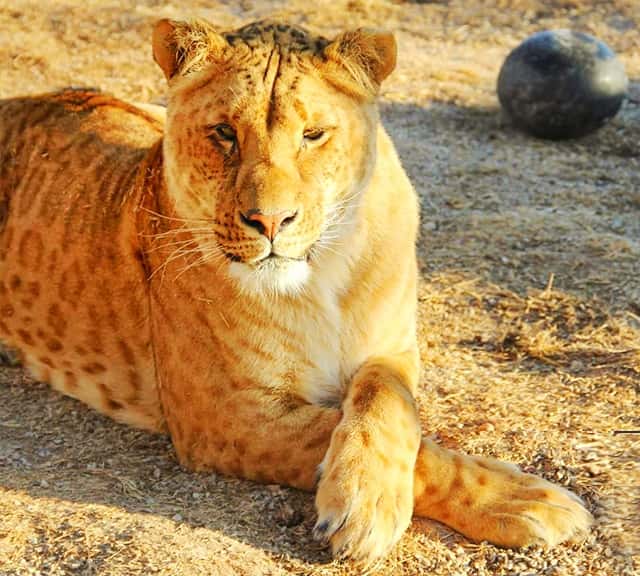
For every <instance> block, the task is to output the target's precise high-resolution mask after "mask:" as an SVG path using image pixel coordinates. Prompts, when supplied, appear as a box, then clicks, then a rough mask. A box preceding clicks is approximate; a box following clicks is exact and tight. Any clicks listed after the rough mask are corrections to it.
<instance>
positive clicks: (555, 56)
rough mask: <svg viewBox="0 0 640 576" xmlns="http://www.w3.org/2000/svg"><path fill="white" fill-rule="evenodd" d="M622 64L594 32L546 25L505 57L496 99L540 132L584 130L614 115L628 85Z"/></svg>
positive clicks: (554, 134) (558, 135)
mask: <svg viewBox="0 0 640 576" xmlns="http://www.w3.org/2000/svg"><path fill="white" fill-rule="evenodd" d="M627 84H628V80H627V75H626V73H625V71H624V66H623V65H622V63H621V62H620V61H619V60H618V59H617V58H616V55H615V54H614V52H613V51H612V50H611V49H610V48H609V47H608V46H607V45H606V44H604V43H603V42H600V40H598V39H597V38H594V37H593V36H589V35H588V34H583V33H581V32H573V31H571V30H546V31H544V32H538V33H537V34H534V35H533V36H530V37H529V38H527V39H526V40H525V41H524V42H523V43H522V44H520V45H519V46H518V47H517V48H515V49H514V50H513V51H512V52H511V53H510V54H509V56H507V59H506V60H505V61H504V64H503V65H502V68H501V70H500V75H499V77H498V98H499V99H500V104H501V105H502V107H503V109H504V110H505V111H506V113H507V115H508V116H509V117H510V118H511V120H512V122H513V123H514V124H515V126H516V127H518V128H520V129H521V130H524V131H525V132H528V133H529V134H532V135H533V136H537V137H539V138H551V139H563V138H577V137H579V136H584V135H585V134H588V133H589V132H593V131H594V130H597V129H598V128H600V127H601V126H602V125H603V124H604V123H605V122H607V120H609V119H610V118H613V116H615V115H616V113H617V112H618V110H619V109H620V106H621V105H622V101H623V99H624V97H625V94H626V91H627Z"/></svg>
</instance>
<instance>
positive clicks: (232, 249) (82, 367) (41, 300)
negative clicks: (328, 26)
mask: <svg viewBox="0 0 640 576" xmlns="http://www.w3.org/2000/svg"><path fill="white" fill-rule="evenodd" d="M154 56H155V59H156V61H157V62H158V64H159V65H160V66H161V68H162V69H163V71H164V73H165V75H166V77H167V79H168V80H169V85H170V94H169V104H168V108H167V120H166V124H165V125H164V127H163V123H162V119H161V118H158V117H157V116H160V117H161V114H160V115H157V114H155V113H153V114H150V113H148V112H145V111H142V110H140V109H137V108H135V107H132V106H130V105H128V104H125V103H123V102H120V101H117V100H115V99H112V98H109V97H105V96H102V95H100V94H96V93H93V92H81V91H75V92H67V93H62V94H57V95H48V96H41V97H36V98H32V99H29V98H26V99H15V100H10V101H5V102H2V103H0V160H1V164H0V200H1V201H2V207H3V212H2V214H3V216H4V218H3V227H2V237H1V238H0V247H1V254H0V256H2V260H1V262H0V280H1V282H2V283H1V284H0V321H1V323H0V334H1V336H2V338H3V340H4V341H5V342H6V343H8V344H10V345H14V346H17V347H18V348H20V349H21V351H22V353H23V355H24V360H25V363H26V365H27V366H28V367H29V368H30V369H31V370H32V371H33V372H34V374H35V375H36V376H37V377H38V378H40V379H43V380H46V381H49V382H51V383H52V385H53V386H54V387H56V388H57V389H59V390H61V391H62V392H64V393H66V394H70V395H72V396H75V397H77V398H80V399H81V400H83V401H84V402H86V403H88V404H89V405H91V406H93V407H94V408H96V409H98V410H101V411H102V412H105V413H107V414H109V415H111V416H113V417H114V418H117V419H119V420H121V421H124V422H127V423H130V424H133V425H136V426H142V427H145V428H148V429H151V430H165V429H168V431H169V433H170V434H171V437H172V440H173V443H174V445H175V447H176V450H177V453H178V456H179V458H180V460H181V462H182V463H183V464H184V465H186V466H188V467H190V468H193V469H215V470H218V471H220V472H224V473H228V474H235V475H239V476H243V477H246V478H252V479H256V480H260V481H265V482H280V483H285V484H289V485H292V486H297V487H301V488H304V489H313V487H314V486H315V483H316V474H317V471H318V469H319V470H320V474H319V483H318V485H317V495H316V504H317V507H318V516H319V517H318V524H317V527H316V530H317V533H318V535H319V536H322V537H326V538H328V539H330V540H331V543H332V546H333V549H334V552H335V553H336V554H338V555H341V556H348V557H352V558H354V559H361V560H364V561H367V562H368V561H371V560H373V559H375V558H377V557H379V556H381V555H383V554H384V553H385V552H386V551H387V550H388V549H389V548H390V547H391V546H392V545H393V544H394V543H395V542H396V541H397V540H398V538H399V537H400V536H401V534H402V533H403V531H404V530H405V528H406V527H407V525H408V524H409V522H410V519H411V515H412V513H416V514H420V515H424V516H428V517H431V518H436V519H438V520H441V521H443V522H445V523H447V524H449V525H450V526H452V527H454V528H456V529H458V530H460V531H461V532H463V533H464V534H466V535H468V536H469V537H471V538H474V539H477V540H480V539H488V540H492V541H494V542H496V543H499V544H502V545H508V546H518V545H525V544H528V543H531V542H546V543H550V544H552V543H557V542H560V541H562V540H565V539H567V538H570V537H572V536H575V535H577V534H579V533H581V532H582V531H584V530H585V529H586V528H587V526H588V525H589V521H590V517H589V514H588V513H587V512H586V511H585V510H584V508H583V507H582V505H581V503H580V501H579V499H577V498H576V497H575V496H573V495H572V494H570V493H568V492H566V491H564V490H563V489H560V488H557V487H555V486H553V485H551V484H550V483H548V482H545V481H544V480H542V479H540V478H536V477H534V476H530V475H526V474H522V473H521V472H519V471H518V470H517V469H515V468H514V467H511V466H508V465H506V464H502V463H499V462H497V461H494V460H490V459H483V458H473V457H469V456H465V455H462V454H458V453H455V452H451V451H447V450H444V449H442V448H439V447H438V446H436V445H435V444H434V443H432V442H430V441H428V440H426V439H421V436H420V422H419V420H418V415H417V411H416V407H415V401H414V395H415V392H416V387H417V385H418V380H419V359H418V352H417V339H416V326H415V323H416V281H417V270H416V259H415V248H414V244H415V239H416V233H417V224H418V216H417V214H418V210H417V200H416V195H415V192H414V191H413V189H412V187H411V184H410V183H409V181H408V179H407V177H406V175H405V173H404V171H403V169H402V166H401V165H400V162H399V160H398V158H397V155H396V153H395V151H394V149H393V145H392V144H391V142H390V140H389V138H388V137H387V135H386V134H385V132H384V130H383V129H382V128H381V126H380V124H379V121H378V117H377V112H376V109H375V102H374V99H375V94H376V92H377V89H378V86H379V84H380V82H381V81H382V80H383V79H384V78H385V77H386V76H387V75H388V74H389V73H390V72H391V70H392V69H393V66H394V64H395V44H394V41H393V38H392V36H390V35H388V34H382V33H375V32H370V31H362V30H360V31H355V32H347V33H345V34H343V35H341V36H340V37H339V38H338V39H336V40H335V41H333V42H330V41H328V40H326V39H323V38H318V37H313V36H310V35H308V34H307V33H306V32H304V31H302V30H300V29H297V28H293V27H289V26H286V25H280V24H269V23H258V24H253V25H250V26H247V27H245V28H242V29H240V30H238V31H235V32H229V33H226V34H220V33H218V32H216V31H215V30H213V28H211V27H210V26H209V25H207V24H206V23H202V22H197V23H193V24H184V23H176V22H168V21H162V22H160V23H159V24H158V25H157V26H156V29H155V32H154Z"/></svg>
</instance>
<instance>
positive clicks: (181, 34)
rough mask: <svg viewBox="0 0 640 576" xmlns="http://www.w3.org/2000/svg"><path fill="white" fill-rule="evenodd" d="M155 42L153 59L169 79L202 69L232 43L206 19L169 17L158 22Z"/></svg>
mask: <svg viewBox="0 0 640 576" xmlns="http://www.w3.org/2000/svg"><path fill="white" fill-rule="evenodd" d="M152 44H153V59H154V60H155V61H156V62H157V63H158V66H160V68H162V71H163V72H164V75H165V77H166V78H167V80H171V78H173V77H174V76H176V75H177V74H188V73H189V72H193V71H195V70H199V69H200V68H202V66H203V65H204V64H206V63H208V62H210V61H212V60H213V59H215V57H216V56H217V55H219V54H220V53H221V52H222V51H223V50H224V48H225V47H226V46H228V44H227V41H226V40H225V39H224V37H223V36H222V35H221V34H219V33H218V32H216V30H215V29H214V28H213V26H211V24H209V23H208V22H205V21H204V20H192V21H190V22H181V21H177V20H167V19H164V20H159V21H158V22H156V25H155V26H154V28H153V38H152Z"/></svg>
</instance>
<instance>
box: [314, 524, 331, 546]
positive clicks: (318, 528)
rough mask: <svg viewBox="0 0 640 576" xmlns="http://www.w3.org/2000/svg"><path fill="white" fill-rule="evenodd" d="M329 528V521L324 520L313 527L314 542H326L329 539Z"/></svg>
mask: <svg viewBox="0 0 640 576" xmlns="http://www.w3.org/2000/svg"><path fill="white" fill-rule="evenodd" d="M328 528H329V520H323V521H322V522H320V523H319V524H316V525H315V526H314V527H313V538H314V540H320V541H326V540H328V539H329V537H328V536H327V533H326V532H327V529H328Z"/></svg>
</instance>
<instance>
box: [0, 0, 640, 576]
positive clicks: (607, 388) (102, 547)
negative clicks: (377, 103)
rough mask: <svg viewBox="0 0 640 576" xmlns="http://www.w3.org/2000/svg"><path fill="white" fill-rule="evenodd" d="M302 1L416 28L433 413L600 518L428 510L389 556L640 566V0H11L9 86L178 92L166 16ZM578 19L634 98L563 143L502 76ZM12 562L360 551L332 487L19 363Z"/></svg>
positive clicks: (425, 561) (393, 96)
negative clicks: (478, 516)
mask: <svg viewBox="0 0 640 576" xmlns="http://www.w3.org/2000/svg"><path fill="white" fill-rule="evenodd" d="M193 15H198V16H203V17H207V18H209V19H210V20H212V21H214V22H216V23H218V24H220V25H221V26H231V25H236V24H240V23H246V22H247V21H250V20H253V19H256V18H262V17H265V16H275V17H283V18H285V19H286V20H288V21H292V22H295V23H298V24H302V25H304V26H307V27H309V28H311V29H313V30H315V31H317V32H320V33H323V34H326V35H332V34H334V33H336V32H337V31H338V30H340V29H343V28H348V27H357V26H375V27H384V28H388V29H391V30H393V31H394V32H395V33H396V34H397V38H398V42H399V48H400V55H399V67H398V69H397V71H396V72H395V73H394V75H393V76H392V77H391V79H390V80H389V81H388V82H387V84H386V85H385V86H384V89H383V92H382V97H381V109H382V116H383V120H384V123H385V125H386V126H387V127H388V129H389V131H390V133H391V135H392V136H393V138H394V140H395V141H396V143H397V146H398V149H399V152H400V155H401V157H402V159H403V162H404V165H405V166H406V168H407V170H408V172H409V174H410V176H411V178H412V180H413V182H414V184H415V186H416V188H417V190H418V192H419V194H420V196H421V199H422V236H421V239H420V243H419V252H420V264H421V270H422V282H421V286H420V314H421V321H420V342H421V349H422V356H423V361H424V370H423V371H424V374H423V384H422V388H421V392H420V403H421V415H422V420H423V425H424V428H425V431H427V432H428V433H429V434H433V435H435V436H436V437H437V438H439V440H440V441H441V442H442V443H444V444H445V445H447V446H451V447H458V448H460V449H462V450H465V451H468V452H473V453H476V454H485V455H493V456H496V457H499V458H503V459H506V460H510V461H512V462H516V463H517V464H519V465H521V466H522V467H523V468H524V469H526V470H528V471H531V472H535V473H538V474H542V475H543V476H545V477H546V478H548V479H549V480H552V481H555V482H559V483H560V484H563V485H566V486H568V487H570V488H571V489H572V490H574V491H575V492H577V493H578V494H580V495H581V496H582V497H583V498H584V499H585V500H586V502H587V505H588V507H589V508H590V509H591V510H592V512H593V513H594V515H595V517H596V525H595V527H594V530H593V532H592V534H591V536H590V537H589V539H588V540H587V541H586V542H584V543H582V544H580V545H576V546H560V547H558V548H556V549H554V550H543V549H540V548H535V547H533V548H530V549H527V550H520V551H508V550H502V549H499V548H496V547H494V546H490V545H487V544H471V543H469V542H468V541H466V540H465V539H464V538H462V537H460V536H459V535H457V534H455V533H453V532H451V531H450V530H448V529H446V528H444V527H442V526H439V525H437V524H436V523H432V522H428V521H416V522H414V524H413V526H412V527H411V529H410V530H409V532H408V533H407V535H406V536H405V537H404V538H403V539H402V541H401V543H400V544H399V545H398V546H397V547H396V549H395V550H394V551H393V553H392V554H391V556H390V557H389V558H388V559H386V560H385V561H384V562H381V563H380V564H379V565H378V566H377V567H376V569H375V570H374V572H375V573H380V574H389V575H391V574H393V575H395V574H407V575H409V574H428V575H434V576H437V575H447V576H458V575H486V574H510V575H523V576H524V575H529V576H534V575H545V576H546V575H550V576H565V575H575V576H582V575H592V574H593V575H611V576H632V575H635V574H638V573H640V536H639V534H640V434H633V433H632V432H633V431H634V430H635V431H639V430H640V404H639V402H638V395H639V392H640V29H639V28H640V3H639V2H638V0H603V1H600V0H598V1H596V0H593V1H586V0H585V1H582V0H549V1H544V2H543V1H536V0H486V1H480V0H466V1H465V0H450V1H446V0H441V1H437V0H434V1H431V2H429V1H426V0H425V1H415V2H409V1H401V0H396V1H394V0H352V1H345V0H334V1H331V2H328V1H323V0H315V1H313V2H310V1H308V0H306V1H303V0H292V1H290V2H286V1H284V0H273V1H268V0H256V1H252V0H241V1H239V2H234V1H232V0H228V1H215V0H207V1H203V0H189V1H185V2H175V3H167V2H160V1H155V0H144V1H137V2H134V1H133V0H120V1H119V0H83V1H81V0H55V1H51V2H47V3H44V2H30V1H26V0H13V1H11V2H9V1H8V0H0V97H8V96H14V95H19V94H24V93H34V92H42V91H47V90H52V89H57V88H60V87H64V86H70V85H71V86H95V87H100V88H101V89H104V90H107V91H110V92H113V93H115V94H116V95H117V96H121V97H124V98H128V99H132V100H135V101H141V102H146V101H159V100H161V99H162V97H163V94H164V90H165V88H164V81H163V77H162V74H161V72H160V70H159V69H158V68H157V67H156V66H155V65H154V64H153V62H152V59H151V56H150V46H149V37H150V30H151V24H152V22H153V21H154V20H155V19H156V18H159V17H174V18H175V17H181V16H193ZM563 27H564V28H567V27H571V28H575V29H579V30H582V31H585V32H588V33H591V34H594V35H596V36H598V37H599V38H601V39H602V40H604V41H606V42H607V43H608V44H609V45H610V46H611V47H612V48H613V49H614V50H615V51H616V52H617V53H618V55H619V56H620V58H621V59H622V60H623V62H624V63H625V65H626V68H627V72H628V74H629V77H630V79H631V86H630V99H629V100H628V101H627V102H626V103H625V105H624V108H623V110H622V111H621V113H620V114H619V115H618V116H617V117H616V118H615V119H614V121H613V122H611V123H610V124H609V125H608V126H606V127H605V128H603V129H602V130H600V131H599V132H598V133H596V134H594V135H592V136H590V137H588V138H585V139H583V140H580V141H575V142H566V143H550V142H543V141H538V140H533V139H531V138H528V137H526V136H524V135H521V134H519V133H517V132H515V131H514V130H513V129H511V128H510V127H509V125H508V123H507V122H506V121H505V120H504V119H503V118H501V115H500V113H499V110H498V105H497V99H496V96H495V80H496V77H497V74H498V70H499V67H500V64H501V62H502V61H503V59H504V57H505V56H506V54H507V53H508V51H509V50H510V49H511V48H513V47H514V46H516V45H517V44H518V43H519V42H520V41H521V40H522V39H524V38H525V37H526V36H527V35H529V34H530V33H532V32H534V31H536V30H540V29H545V28H563ZM0 398H1V401H0V575H2V576H9V575H12V576H13V575H27V574H32V575H35V574H47V575H61V574H85V575H92V574H108V575H112V574H113V575H129V574H143V575H146V574H163V575H192V574H193V575H196V574H211V575H217V574H221V575H232V574H239V575H262V574H265V575H267V574H269V575H271V574H273V575H276V574H277V575H280V574H298V575H300V574H318V575H332V576H336V575H341V576H346V575H349V574H351V575H354V574H357V573H358V571H357V570H356V569H354V568H352V567H350V566H349V565H348V564H340V563H334V562H331V559H330V556H329V554H328V552H327V550H326V549H324V548H322V547H321V546H319V545H317V544H315V543H314V542H313V541H312V540H311V537H310V533H311V527H312V526H313V523H314V511H313V502H312V496H311V495H309V494H304V493H301V492H297V491H295V490H290V489H285V488H280V487H278V486H260V485H256V484H253V483H250V482H245V481H239V480H233V479H228V478H224V477H221V476H217V475H215V474H193V473H188V472H185V471H183V470H181V469H180V467H179V466H178V464H177V462H176V459H175V456H174V454H173V451H172V447H171V444H170V442H169V441H168V439H167V438H164V437H158V436H154V435H151V434H148V433H143V432H140V431H136V430H132V429H128V428H126V427H124V426H120V425H118V424H116V423H114V422H112V421H110V420H108V419H106V418H104V417H102V416H99V415H97V414H95V413H94V412H92V411H90V410H89V409H87V408H85V407H84V406H83V405H81V404H79V403H77V402H75V401H73V400H70V399H68V398H63V397H61V396H59V395H57V394H54V393H53V392H51V391H50V390H49V389H48V388H47V387H46V386H44V385H42V384H38V383H35V382H33V381H31V380H30V379H29V378H28V377H27V376H26V375H25V374H24V373H23V372H22V371H21V370H20V369H19V368H3V369H1V370H0Z"/></svg>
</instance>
